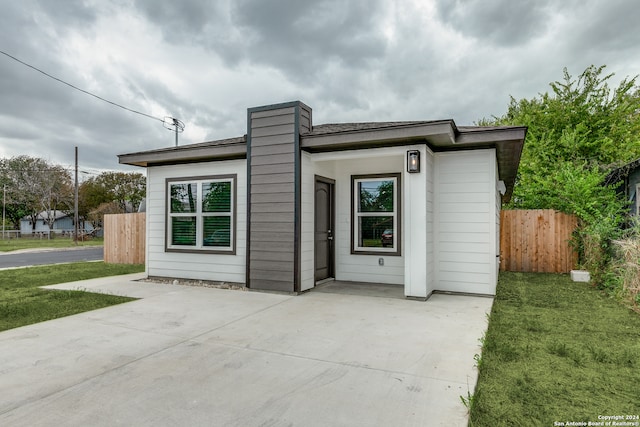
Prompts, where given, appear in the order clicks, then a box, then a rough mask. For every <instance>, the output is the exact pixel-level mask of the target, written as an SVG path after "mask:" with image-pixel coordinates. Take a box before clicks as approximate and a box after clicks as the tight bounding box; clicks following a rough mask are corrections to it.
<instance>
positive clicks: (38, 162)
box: [0, 156, 73, 228]
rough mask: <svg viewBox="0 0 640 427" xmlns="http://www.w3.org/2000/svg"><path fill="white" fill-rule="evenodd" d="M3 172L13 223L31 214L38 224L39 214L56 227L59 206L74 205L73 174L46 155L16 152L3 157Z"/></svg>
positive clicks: (32, 219)
mask: <svg viewBox="0 0 640 427" xmlns="http://www.w3.org/2000/svg"><path fill="white" fill-rule="evenodd" d="M0 176H1V177H2V183H3V185H6V188H7V210H6V212H7V216H8V217H9V218H10V220H11V222H13V224H14V227H16V228H19V227H20V219H21V218H22V217H24V216H29V217H30V219H31V224H32V226H33V227H34V228H35V225H36V221H37V219H38V214H39V213H40V212H43V213H44V220H45V222H46V223H47V224H48V225H49V227H50V228H51V227H53V223H54V221H55V211H56V210H63V211H65V210H68V209H69V207H70V206H71V205H72V201H73V191H72V184H71V175H70V174H69V172H68V171H67V170H65V169H64V168H63V167H62V166H59V165H54V164H50V163H49V162H47V161H46V160H44V159H41V158H37V157H30V156H17V157H12V158H10V159H2V160H1V161H0Z"/></svg>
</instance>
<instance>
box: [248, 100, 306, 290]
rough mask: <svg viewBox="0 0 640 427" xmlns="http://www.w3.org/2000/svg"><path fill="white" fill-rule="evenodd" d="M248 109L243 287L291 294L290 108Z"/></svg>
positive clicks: (293, 133)
mask: <svg viewBox="0 0 640 427" xmlns="http://www.w3.org/2000/svg"><path fill="white" fill-rule="evenodd" d="M285 105H286V106H273V107H263V108H256V109H250V110H249V117H248V119H249V124H248V128H249V129H248V132H249V140H248V144H249V145H250V147H249V150H248V153H247V157H248V159H249V162H248V167H249V170H248V175H249V183H250V184H249V200H250V209H249V211H250V214H249V224H248V228H249V231H248V256H247V279H248V280H247V283H248V286H249V287H250V288H252V289H263V290H277V291H287V292H293V291H295V290H296V270H297V269H296V265H295V264H296V260H297V256H296V251H297V250H298V248H297V243H296V232H295V230H296V201H297V197H296V185H295V181H296V169H297V168H298V166H297V163H298V162H297V157H298V156H299V153H297V150H298V144H297V143H296V142H297V139H298V134H299V132H298V129H296V127H297V125H298V123H297V122H298V120H296V112H297V110H298V107H297V106H296V105H291V104H285Z"/></svg>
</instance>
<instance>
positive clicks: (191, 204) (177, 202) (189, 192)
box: [171, 182, 198, 213]
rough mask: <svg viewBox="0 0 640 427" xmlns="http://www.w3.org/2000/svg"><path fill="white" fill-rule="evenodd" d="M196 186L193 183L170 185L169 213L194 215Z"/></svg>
mask: <svg viewBox="0 0 640 427" xmlns="http://www.w3.org/2000/svg"><path fill="white" fill-rule="evenodd" d="M197 200H198V186H197V184H196V183H195V182H192V183H188V184H172V185H171V212H172V213H196V210H197Z"/></svg>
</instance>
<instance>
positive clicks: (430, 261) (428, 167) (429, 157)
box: [422, 149, 436, 295]
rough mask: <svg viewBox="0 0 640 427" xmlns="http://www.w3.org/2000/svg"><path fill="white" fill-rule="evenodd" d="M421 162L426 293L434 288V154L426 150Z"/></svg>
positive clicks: (429, 292)
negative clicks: (425, 239)
mask: <svg viewBox="0 0 640 427" xmlns="http://www.w3.org/2000/svg"><path fill="white" fill-rule="evenodd" d="M422 161H423V162H424V163H423V165H424V166H423V170H424V173H425V179H426V181H427V198H426V203H427V207H426V208H427V218H426V222H427V256H426V260H425V261H426V268H427V283H426V285H427V295H429V294H431V293H432V292H433V291H434V289H435V283H436V282H435V268H434V252H433V246H434V234H433V215H434V212H433V207H434V191H433V185H434V184H433V183H434V156H433V153H432V152H431V150H429V149H427V150H426V156H425V158H424V160H422Z"/></svg>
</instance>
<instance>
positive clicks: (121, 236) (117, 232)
mask: <svg viewBox="0 0 640 427" xmlns="http://www.w3.org/2000/svg"><path fill="white" fill-rule="evenodd" d="M145 234H146V214H145V213H128V214H110V215H105V216H104V262H107V263H112V264H144V257H145Z"/></svg>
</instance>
